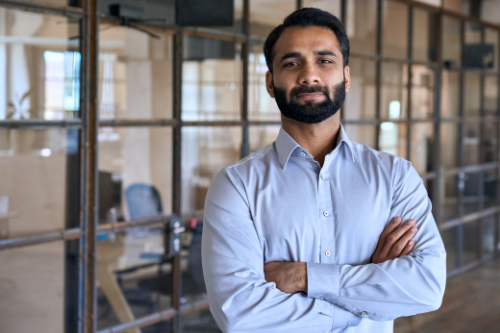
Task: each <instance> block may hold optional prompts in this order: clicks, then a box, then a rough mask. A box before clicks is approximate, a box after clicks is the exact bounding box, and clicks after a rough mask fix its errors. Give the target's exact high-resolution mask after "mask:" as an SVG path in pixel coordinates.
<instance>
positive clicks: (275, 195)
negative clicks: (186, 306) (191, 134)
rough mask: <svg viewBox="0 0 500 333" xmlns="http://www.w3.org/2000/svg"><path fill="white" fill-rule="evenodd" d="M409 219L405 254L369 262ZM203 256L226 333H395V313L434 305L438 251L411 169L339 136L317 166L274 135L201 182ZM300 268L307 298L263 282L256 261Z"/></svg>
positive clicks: (440, 266) (442, 276)
mask: <svg viewBox="0 0 500 333" xmlns="http://www.w3.org/2000/svg"><path fill="white" fill-rule="evenodd" d="M395 216H401V217H402V219H403V221H405V220H407V219H410V218H412V219H414V220H415V221H416V226H417V227H418V232H417V234H416V235H415V237H414V240H415V246H414V248H413V250H412V252H411V253H410V255H408V256H403V257H401V258H397V259H393V260H387V261H385V262H383V263H380V264H371V263H370V258H371V256H372V255H373V253H374V251H375V248H376V246H377V243H378V240H379V236H380V234H381V233H382V231H383V230H384V229H385V228H386V226H387V224H388V223H389V221H390V220H391V219H392V218H393V217H395ZM202 260H203V272H204V276H205V283H206V285H207V291H208V298H209V302H210V309H211V311H212V314H213V316H214V318H215V320H216V322H217V324H218V325H219V327H220V328H221V329H222V330H223V331H224V332H274V331H283V332H322V333H328V332H356V333H382V332H383V333H386V332H392V331H393V320H394V319H395V318H397V317H401V316H411V315H414V314H417V313H422V312H428V311H433V310H436V309H437V308H439V306H440V304H441V301H442V297H443V293H444V288H445V281H446V253H445V250H444V246H443V242H442V240H441V237H440V235H439V231H438V229H437V227H436V223H435V221H434V218H433V216H432V213H431V202H430V200H429V198H428V196H427V191H426V189H425V187H424V186H423V184H422V180H421V178H420V177H419V175H418V174H417V172H416V171H415V169H414V168H413V167H412V166H411V163H410V162H408V161H406V160H404V159H402V158H400V157H397V156H394V155H391V154H388V153H383V152H379V151H376V150H373V149H371V148H369V147H367V146H364V145H361V144H358V143H355V142H351V141H349V139H348V138H347V135H346V133H345V131H344V129H343V127H341V128H340V133H339V136H338V140H337V146H336V148H335V149H334V150H333V151H332V152H330V153H329V154H328V155H326V157H325V161H324V164H323V166H320V164H319V163H318V162H317V161H315V160H314V159H313V156H311V154H309V153H308V152H307V151H306V150H305V149H303V148H302V147H301V146H300V145H299V144H297V142H295V141H294V140H293V139H292V137H290V135H288V133H286V131H285V130H283V128H282V129H281V130H280V133H279V135H278V138H277V139H276V141H275V142H274V143H272V144H271V145H269V146H267V147H265V148H263V149H260V150H258V151H256V152H254V153H252V154H250V155H249V156H247V157H246V158H244V159H242V160H241V161H239V162H238V163H236V164H234V165H231V166H228V167H226V168H224V169H222V170H221V171H220V172H219V173H218V174H217V175H216V176H215V178H214V180H213V182H212V184H211V185H210V188H209V191H208V194H207V198H206V202H205V214H204V227H203V240H202ZM271 261H294V262H298V261H300V262H306V263H307V279H308V281H307V284H308V290H307V293H302V292H300V293H297V294H287V293H284V292H282V291H280V290H279V289H277V288H276V284H275V283H274V282H267V281H266V279H265V276H264V264H266V263H268V262H271Z"/></svg>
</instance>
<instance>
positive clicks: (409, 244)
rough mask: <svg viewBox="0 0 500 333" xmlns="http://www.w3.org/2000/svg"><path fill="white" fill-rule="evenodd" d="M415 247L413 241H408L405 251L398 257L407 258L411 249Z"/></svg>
mask: <svg viewBox="0 0 500 333" xmlns="http://www.w3.org/2000/svg"><path fill="white" fill-rule="evenodd" d="M414 246H415V241H414V240H411V241H409V242H408V243H407V244H406V246H405V249H404V250H403V252H401V254H400V255H399V256H400V257H402V256H407V255H409V254H410V252H411V250H413V247H414Z"/></svg>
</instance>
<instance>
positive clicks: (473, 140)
mask: <svg viewBox="0 0 500 333" xmlns="http://www.w3.org/2000/svg"><path fill="white" fill-rule="evenodd" d="M479 138H480V135H479V124H470V123H465V124H464V141H463V142H464V165H475V164H479V163H480V160H479Z"/></svg>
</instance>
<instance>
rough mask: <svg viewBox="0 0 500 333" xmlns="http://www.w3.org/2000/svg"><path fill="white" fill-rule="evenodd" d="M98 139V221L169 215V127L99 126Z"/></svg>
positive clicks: (170, 173) (170, 177)
mask: <svg viewBox="0 0 500 333" xmlns="http://www.w3.org/2000/svg"><path fill="white" fill-rule="evenodd" d="M98 140H99V183H100V184H99V220H100V222H101V223H106V222H114V221H121V220H128V219H138V218H143V217H147V216H154V215H159V214H170V213H171V212H172V205H171V204H172V129H171V128H165V127H154V128H148V127H139V128H134V127H121V128H120V127H117V128H116V127H115V128H113V127H102V128H100V129H99V135H98ZM122 194H123V195H124V197H123V198H122Z"/></svg>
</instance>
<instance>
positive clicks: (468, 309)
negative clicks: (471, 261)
mask: <svg viewBox="0 0 500 333" xmlns="http://www.w3.org/2000/svg"><path fill="white" fill-rule="evenodd" d="M499 331H500V259H497V260H495V261H493V262H490V263H488V264H486V265H484V266H481V267H479V268H476V269H475V270H473V271H471V272H468V273H465V274H463V275H460V276H457V277H454V278H451V279H450V280H448V283H447V286H446V292H445V295H444V300H443V304H442V306H441V308H440V309H439V310H437V311H434V312H431V313H426V314H421V315H417V316H413V317H408V318H399V319H397V320H396V321H395V325H394V333H448V332H453V333H470V332H481V333H495V332H499Z"/></svg>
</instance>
